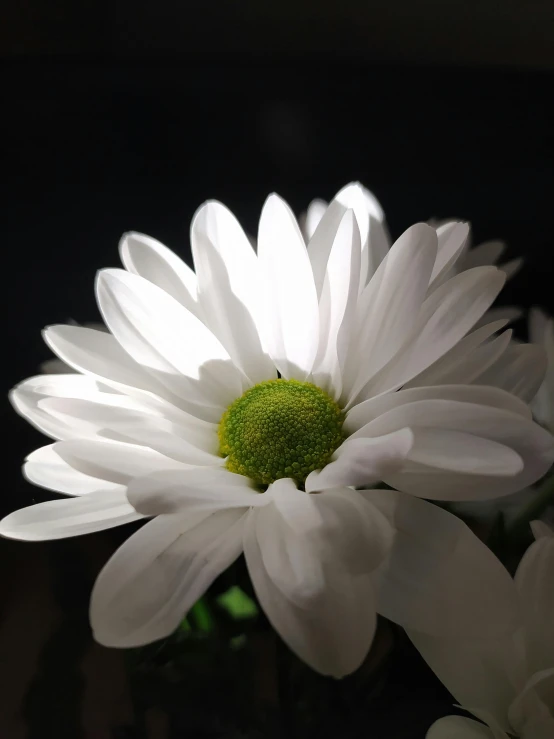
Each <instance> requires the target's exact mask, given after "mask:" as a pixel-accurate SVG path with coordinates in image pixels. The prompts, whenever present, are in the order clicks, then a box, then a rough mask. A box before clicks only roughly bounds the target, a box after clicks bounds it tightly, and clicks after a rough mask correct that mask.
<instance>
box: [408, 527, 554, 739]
mask: <svg viewBox="0 0 554 739" xmlns="http://www.w3.org/2000/svg"><path fill="white" fill-rule="evenodd" d="M532 527H533V532H534V534H535V537H536V541H535V542H534V543H533V544H532V545H531V546H530V547H529V549H528V550H527V552H526V553H525V555H524V557H523V559H522V560H521V562H520V564H519V567H518V570H517V572H516V575H515V580H514V585H513V589H514V592H516V593H517V596H518V599H519V608H520V610H519V621H518V628H517V629H516V630H514V632H513V634H511V635H508V636H506V635H496V636H495V637H493V638H490V637H489V638H481V637H479V638H472V635H470V634H468V633H466V632H464V630H463V629H461V630H458V631H457V633H455V634H454V633H451V634H450V635H449V637H448V638H446V639H444V638H443V637H438V638H437V637H436V636H429V635H428V634H418V633H417V632H415V631H409V632H408V633H409V634H410V636H411V638H412V640H413V641H414V643H415V645H416V646H417V648H418V649H419V650H420V652H421V654H422V655H423V657H424V658H425V659H426V660H427V662H428V663H429V665H430V666H431V668H432V669H433V670H434V671H435V672H436V674H437V675H438V677H439V678H440V679H441V680H442V682H443V683H444V684H445V685H446V687H447V688H448V689H449V690H450V692H451V693H452V694H453V695H454V697H455V698H456V700H458V701H459V702H460V703H461V704H462V706H463V707H464V708H466V710H468V711H470V712H471V713H473V714H474V715H475V716H477V717H478V718H479V719H481V721H482V722H484V723H478V722H477V721H475V720H473V719H470V718H464V717H461V716H448V717H447V718H444V719H440V720H439V721H437V722H436V723H435V724H433V726H432V727H431V729H430V730H429V732H428V733H427V739H509V737H521V739H551V738H552V737H553V736H554V700H553V698H554V628H553V624H554V598H553V589H552V583H553V582H554V532H553V531H552V530H551V529H550V528H549V527H548V526H547V525H546V524H544V523H542V522H540V521H535V522H533V524H532ZM491 587H492V588H493V589H494V587H495V584H494V582H491ZM468 597H471V595H470V594H469V592H468ZM491 617H492V618H494V614H492V613H491V612H490V611H487V608H486V606H485V607H484V608H483V611H482V614H481V623H482V624H490V623H491V621H490V619H491Z"/></svg>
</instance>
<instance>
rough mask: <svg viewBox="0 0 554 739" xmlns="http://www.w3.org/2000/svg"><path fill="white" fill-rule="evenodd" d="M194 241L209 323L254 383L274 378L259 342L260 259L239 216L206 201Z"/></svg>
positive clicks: (194, 224) (195, 226) (196, 219)
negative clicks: (236, 216) (238, 218)
mask: <svg viewBox="0 0 554 739" xmlns="http://www.w3.org/2000/svg"><path fill="white" fill-rule="evenodd" d="M191 245H192V254H193V257H194V265H195V268H196V274H197V276H198V299H199V302H200V306H201V308H202V313H203V316H204V318H205V321H206V324H207V325H208V326H209V327H210V328H211V330H212V331H213V333H214V334H215V336H217V338H218V339H219V341H221V343H222V345H223V346H224V347H225V348H226V349H227V351H228V352H229V355H230V357H231V359H232V360H233V362H234V363H235V364H236V365H237V366H238V367H240V368H241V369H242V370H243V372H244V373H245V374H246V375H247V376H248V378H249V379H250V381H251V383H252V384H256V383H258V382H262V381H263V380H270V379H274V378H275V377H276V376H277V375H276V372H275V367H274V365H273V362H272V361H271V359H270V358H269V356H268V355H267V354H266V353H265V352H264V351H263V349H262V345H261V341H260V330H261V329H262V328H263V327H262V316H261V315H260V310H261V306H262V299H263V298H262V293H261V289H260V288H261V286H260V277H259V265H258V259H257V257H256V254H255V252H254V249H253V248H252V247H251V245H250V243H249V241H248V239H247V237H246V235H245V233H244V231H243V230H242V228H241V226H240V224H239V223H238V221H237V219H236V218H235V217H234V215H233V214H232V213H231V212H230V211H229V210H228V209H227V208H226V207H225V206H224V205H222V204H221V203H217V202H208V203H205V204H204V205H203V206H202V207H201V208H200V209H199V210H198V212H197V213H196V215H195V216H194V219H193V222H192V226H191Z"/></svg>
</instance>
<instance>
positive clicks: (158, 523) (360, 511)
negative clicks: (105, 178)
mask: <svg viewBox="0 0 554 739" xmlns="http://www.w3.org/2000/svg"><path fill="white" fill-rule="evenodd" d="M365 198H366V195H365V194H364V191H363V190H361V188H359V187H358V186H355V185H353V186H350V187H349V188H347V189H346V190H345V191H344V192H343V193H342V195H341V196H340V197H337V198H336V199H335V200H334V201H333V202H332V203H331V204H330V205H329V207H328V208H327V209H326V210H325V212H324V214H323V216H322V218H321V220H320V222H319V224H318V226H317V228H316V229H315V231H314V233H313V236H312V237H311V239H310V240H309V242H308V243H307V244H306V243H305V241H304V239H303V237H302V234H301V232H300V228H299V226H298V224H297V221H296V219H295V217H294V215H293V214H292V212H291V210H290V208H289V207H288V206H287V205H286V203H284V202H283V201H282V200H281V199H280V198H279V197H278V196H276V195H272V196H270V197H269V198H268V200H267V201H266V204H265V206H264V208H263V211H262V214H261V219H260V226H259V235H258V247H257V252H256V251H255V250H254V249H253V248H252V246H251V244H250V242H249V240H248V239H247V237H246V235H245V234H244V232H243V230H242V228H241V227H240V225H239V223H238V221H237V220H236V219H235V217H234V216H233V215H232V214H231V213H230V212H229V211H228V210H227V209H226V208H225V207H224V206H223V205H221V204H220V203H214V202H208V203H206V204H205V205H204V206H202V207H201V208H200V210H199V211H198V213H197V214H196V216H195V218H194V220H193V223H192V227H191V245H192V252H193V257H194V265H195V272H193V271H192V270H191V269H190V268H189V267H188V266H187V265H186V264H185V263H184V262H182V261H181V260H180V259H179V258H178V257H177V256H176V255H175V254H174V253H173V252H171V251H169V249H167V248H166V247H164V246H163V245H162V244H160V243H159V242H157V241H155V240H154V239H151V238H149V237H146V236H143V235H140V234H136V233H131V234H127V235H125V236H124V238H123V239H122V242H121V247H120V251H121V257H122V261H123V264H124V266H125V268H126V269H125V270H118V269H108V270H103V271H102V272H100V273H99V275H98V279H97V283H96V294H97V299H98V304H99V307H100V310H101V313H102V316H103V318H104V321H105V323H106V326H107V328H108V329H109V332H102V331H96V330H93V329H90V328H84V327H79V326H52V327H49V328H48V329H47V330H46V331H45V339H46V342H47V343H48V344H49V346H50V347H51V348H52V349H53V350H54V352H55V353H56V354H57V355H58V357H59V358H60V359H62V360H63V361H65V362H66V363H67V364H68V365H70V366H71V367H72V368H73V369H74V370H76V371H77V372H78V373H79V374H62V375H44V376H40V377H35V378H31V379H30V380H27V381H25V382H23V383H22V384H21V385H19V386H18V387H17V388H15V390H14V391H13V392H12V402H13V404H14V406H15V407H16V409H17V410H18V411H19V412H20V413H21V414H22V415H23V416H25V417H26V418H27V419H28V420H30V421H31V422H32V423H33V424H35V425H36V426H37V427H38V428H40V429H41V430H42V431H43V432H44V433H46V434H47V435H49V436H51V437H53V438H54V439H55V442H54V443H53V444H51V445H50V446H46V447H43V448H42V449H39V450H37V451H36V452H33V453H32V454H31V455H30V456H29V458H28V459H27V462H26V464H25V468H24V471H25V474H26V476H27V478H28V479H30V480H31V481H32V482H34V483H35V484H38V485H41V486H43V487H46V488H49V489H52V490H55V491H57V492H61V493H64V494H67V495H71V496H75V497H73V498H72V499H69V500H57V501H51V502H48V503H44V504H41V505H38V506H33V507H31V508H26V509H23V510H20V511H16V512H15V513H13V514H11V515H10V516H8V517H7V518H5V519H4V520H3V522H2V523H1V525H0V533H2V534H3V535H4V536H9V537H12V538H19V539H28V540H36V539H46V538H60V537H64V536H72V535H75V534H81V533H86V532H88V531H94V530H99V529H103V528H108V527H110V526H116V525H118V524H121V523H126V522H128V521H133V520H138V519H141V518H143V517H152V518H153V520H151V521H149V522H148V523H146V525H145V526H144V527H143V528H142V529H141V530H140V531H139V532H137V533H136V534H134V535H133V536H132V537H131V538H130V539H129V540H128V541H127V542H126V543H125V544H124V545H123V547H121V549H120V550H119V551H118V552H117V553H116V554H115V555H114V557H113V558H112V559H111V560H110V562H108V564H107V565H106V567H105V568H104V570H103V571H102V573H101V574H100V576H99V578H98V580H97V583H96V585H95V588H94V591H93V595H92V602H91V622H92V626H93V629H94V632H95V636H96V638H97V639H98V640H99V641H101V642H102V643H104V644H108V645H112V646H133V645H138V644H144V643H147V642H149V641H153V640H155V639H159V638H161V637H164V636H166V635H167V634H169V633H170V632H171V631H172V630H173V629H175V628H176V626H177V625H178V623H179V621H180V620H181V619H182V617H183V615H184V613H185V612H186V611H187V610H188V609H189V608H190V606H191V605H192V604H193V603H194V601H195V600H196V599H197V598H198V597H199V596H200V595H201V594H202V593H203V592H204V590H205V589H206V588H207V587H208V586H209V585H210V584H211V582H212V581H213V580H214V578H215V577H216V576H217V575H218V574H219V573H220V572H222V570H224V569H225V568H226V567H227V566H228V565H229V564H230V563H231V562H233V561H234V560H235V559H236V558H237V557H238V556H239V554H240V553H241V552H244V554H245V558H246V562H247V566H248V570H249V573H250V577H251V579H252V582H253V585H254V588H255V590H256V594H257V596H258V598H259V600H260V603H261V605H262V607H263V608H264V610H265V611H266V613H267V615H268V617H269V619H270V620H271V622H272V623H273V625H274V626H275V628H276V629H277V630H278V631H279V632H280V633H281V635H282V636H283V638H284V639H285V641H287V643H288V644H289V646H290V647H291V648H292V649H293V650H294V651H296V652H297V653H298V654H299V655H300V656H301V657H302V658H303V659H305V660H306V661H307V662H308V663H309V664H311V665H312V666H313V667H314V668H315V669H317V670H319V671H321V672H324V673H326V674H332V675H343V674H346V673H348V672H351V671H352V670H354V669H355V668H356V667H357V666H358V665H359V664H360V663H361V661H362V660H363V658H364V656H365V654H366V653H367V650H368V648H369V645H370V644H371V640H372V638H373V634H374V630H375V623H376V611H377V609H379V610H380V611H381V612H383V613H387V614H389V615H390V616H391V617H392V618H396V619H403V620H405V619H407V622H408V623H410V622H413V621H415V622H417V623H418V624H420V625H421V624H422V623H423V624H424V623H425V622H426V619H427V618H428V619H430V620H432V622H433V623H434V624H435V625H436V628H439V629H440V628H441V627H440V618H437V613H438V614H440V613H441V610H440V609H437V607H436V604H434V605H433V613H431V610H432V609H431V607H430V605H429V607H426V605H425V603H426V600H425V598H422V597H421V594H420V593H419V592H418V590H417V586H412V588H411V589H410V590H409V592H407V593H406V594H405V595H404V598H403V599H402V598H400V596H399V594H398V585H397V586H396V587H395V586H393V585H391V580H390V578H392V582H394V581H395V580H397V581H402V577H403V576H402V572H403V568H406V569H410V567H413V563H414V561H416V560H415V559H414V556H413V554H414V551H415V549H417V547H418V546H421V547H425V546H426V543H425V540H426V539H427V538H428V537H427V532H426V525H427V524H428V523H429V521H431V520H434V517H435V512H434V511H433V510H432V509H433V506H432V505H430V504H426V503H424V502H423V501H418V503H417V504H415V505H416V509H415V512H414V513H413V520H414V521H416V520H417V521H418V522H419V526H420V529H421V532H422V533H421V535H420V534H418V531H417V530H416V531H414V530H413V529H410V531H409V534H406V535H405V538H403V537H404V534H402V533H399V532H400V531H401V530H402V527H403V526H404V527H405V522H403V517H402V510H405V509H406V506H408V507H409V508H410V510H412V509H413V506H414V503H413V502H412V501H411V500H410V498H411V496H416V497H421V498H430V499H439V500H444V499H448V500H464V499H473V498H483V499H486V498H491V497H495V496H497V495H503V494H507V493H509V492H511V491H513V490H517V489H519V488H521V487H523V486H525V485H526V484H529V483H530V482H532V481H534V480H536V479H537V478H539V477H541V476H542V475H543V474H544V472H545V470H546V469H547V468H548V466H549V465H550V464H551V462H552V459H553V458H554V445H553V442H552V438H551V436H550V435H549V434H548V433H547V432H546V431H544V430H543V429H541V428H540V427H539V426H537V425H536V424H534V423H533V422H532V420H531V418H530V412H529V410H528V407H527V405H526V404H525V402H523V400H522V399H520V398H524V399H526V395H527V394H528V393H529V392H530V388H531V387H532V386H533V384H534V383H535V384H536V382H538V383H539V384H540V381H541V379H542V378H541V377H540V376H539V377H538V379H537V371H533V372H531V373H530V375H525V377H524V378H522V376H521V372H520V371H514V372H513V373H512V374H511V375H510V376H509V377H505V378H504V380H503V383H502V382H498V385H499V387H493V386H492V385H494V384H495V381H494V377H495V375H494V370H493V366H494V364H495V362H496V361H497V360H498V358H499V357H500V356H501V355H502V354H503V352H504V350H505V349H506V346H507V342H506V338H505V337H504V338H503V336H504V335H500V336H499V337H496V338H494V339H491V337H493V336H494V335H495V333H496V332H497V331H498V330H499V328H500V327H501V326H502V325H503V323H502V322H501V321H500V322H499V321H496V322H495V323H492V324H487V325H485V326H484V327H481V328H478V329H475V330H472V329H473V327H474V326H475V325H476V324H477V322H479V321H480V320H481V318H482V316H483V313H484V312H485V311H486V310H487V309H488V308H489V306H490V305H491V303H492V302H493V301H494V299H495V297H496V295H497V294H498V292H499V290H500V289H501V287H502V285H503V283H504V279H505V275H504V274H503V273H502V272H501V271H499V270H498V269H496V268H495V267H492V266H486V267H476V268H474V269H470V270H467V271H465V272H462V273H460V274H455V275H453V276H451V277H449V278H448V279H446V280H445V281H442V282H441V284H439V285H438V286H437V284H436V282H435V278H436V277H437V276H439V275H443V272H444V270H445V269H446V268H447V266H449V265H451V262H452V259H453V257H452V255H453V254H454V255H455V254H457V253H459V251H460V249H461V245H463V243H464V240H465V238H466V236H467V228H466V227H465V226H464V225H463V224H456V225H455V226H454V227H453V228H451V229H450V231H449V238H448V239H446V240H443V241H442V242H441V240H440V238H439V235H438V233H437V231H436V230H435V229H434V228H432V227H430V226H429V225H426V224H417V225H415V226H413V227H412V228H410V229H408V230H407V231H406V232H405V233H404V234H403V235H402V236H401V237H400V238H399V239H398V240H397V241H396V242H395V243H394V244H393V245H392V247H391V248H390V250H388V252H387V253H386V255H383V258H382V260H381V261H380V263H379V266H378V267H377V268H376V269H375V270H373V267H372V265H373V263H374V260H373V252H374V239H373V236H372V234H373V231H372V229H373V226H374V222H375V218H374V217H373V215H372V214H371V213H369V212H368V211H366V210H364V207H365V206H363V203H364V202H365ZM508 341H509V336H508ZM487 373H491V374H490V377H491V378H493V379H491V380H489V381H488V382H487V383H485V384H486V385H487V386H483V385H482V384H475V383H482V379H483V377H484V376H485V375H486V374H487ZM538 374H540V368H539V370H538ZM511 390H514V391H517V394H518V395H520V398H518V397H516V395H514V394H512V393H511V392H508V391H511ZM380 481H384V482H386V483H387V484H388V485H389V486H391V487H393V488H396V489H397V490H399V491H402V492H401V493H398V494H397V493H395V492H394V491H373V493H372V494H369V493H362V492H358V491H356V490H355V489H354V488H355V487H364V488H369V487H371V486H374V485H376V484H377V483H379V482H380ZM419 503H421V507H419V508H418V507H417V506H418V504H419ZM445 515H446V516H447V521H446V524H444V522H443V523H441V525H446V526H447V527H448V526H454V524H449V523H448V514H445ZM450 518H453V517H450ZM399 521H400V523H398V522H399ZM425 522H427V524H426V523H425ZM399 527H400V528H399ZM453 531H455V534H456V536H460V539H461V541H463V542H465V544H464V546H463V547H462V546H460V548H459V549H456V550H455V551H454V552H451V545H450V543H445V545H444V546H445V554H444V557H445V558H446V559H449V560H451V559H452V558H454V559H456V558H457V557H458V556H461V552H462V551H466V549H467V548H468V547H469V549H470V550H471V551H473V550H475V551H476V552H480V554H479V555H478V557H479V558H480V561H481V560H483V558H484V560H486V558H487V556H488V555H487V554H486V553H484V552H483V549H485V548H484V547H480V544H479V542H478V541H477V540H474V539H472V538H471V537H469V538H468V535H467V534H465V533H464V534H463V535H462V532H461V531H460V530H459V529H457V528H455V529H453ZM393 540H394V541H395V542H397V541H398V542H404V543H403V544H401V545H400V544H399V545H398V546H397V545H396V544H395V545H394V547H393V548H392V549H391V546H392V542H393ZM406 541H410V542H411V544H409V545H408V544H406ZM399 547H400V548H399ZM476 556H477V555H476ZM424 559H425V558H423V559H421V560H420V563H421V569H422V572H421V578H420V580H421V587H431V586H430V585H429V583H430V582H435V580H434V579H433V578H434V574H433V568H429V566H428V563H427V564H425V565H424V564H423V560H424ZM410 560H411V561H410ZM481 565H482V567H483V568H485V569H486V564H483V562H481ZM435 574H436V577H437V578H438V580H437V581H436V582H439V581H440V577H439V574H438V572H437V573H435ZM412 579H413V578H412ZM497 596H498V597H497V598H496V602H498V603H499V604H500V603H505V600H503V599H502V597H501V596H499V595H498V594H497ZM400 602H402V608H401V609H399V608H398V604H399V603H400ZM394 604H396V605H394ZM444 609H445V610H446V611H448V612H449V613H450V612H451V610H452V608H451V604H449V603H445V604H444ZM505 611H506V612H508V611H509V608H508V607H506V609H505ZM500 618H501V620H502V619H503V618H504V616H501V617H500ZM448 622H449V623H451V622H452V618H451V617H449V619H448Z"/></svg>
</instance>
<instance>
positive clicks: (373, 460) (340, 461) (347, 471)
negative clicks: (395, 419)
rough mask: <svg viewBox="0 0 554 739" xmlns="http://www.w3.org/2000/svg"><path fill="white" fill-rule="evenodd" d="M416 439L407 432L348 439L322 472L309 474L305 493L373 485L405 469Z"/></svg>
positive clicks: (400, 431) (408, 430)
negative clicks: (400, 469) (404, 464)
mask: <svg viewBox="0 0 554 739" xmlns="http://www.w3.org/2000/svg"><path fill="white" fill-rule="evenodd" d="M413 443H414V437H413V434H412V432H411V431H410V429H408V428H404V429H401V430H399V431H395V432H393V433H391V434H387V435H385V436H381V437H379V438H359V439H347V440H346V441H345V442H344V443H343V444H342V445H341V446H340V447H339V448H338V449H337V451H336V452H335V453H334V454H333V457H332V458H331V459H332V461H331V462H330V463H329V464H328V465H326V466H325V467H324V468H323V469H322V470H314V471H313V472H310V474H309V475H308V477H307V478H306V490H307V491H308V492H314V491H316V490H328V489H329V488H334V487H341V486H351V485H352V486H361V485H366V486H369V485H372V484H374V483H376V482H379V481H380V480H382V479H383V478H384V477H385V476H386V475H388V474H392V472H393V471H394V470H396V469H398V468H399V467H401V466H402V464H403V463H404V461H405V460H406V458H407V457H408V455H409V453H410V450H411V448H412V445H413Z"/></svg>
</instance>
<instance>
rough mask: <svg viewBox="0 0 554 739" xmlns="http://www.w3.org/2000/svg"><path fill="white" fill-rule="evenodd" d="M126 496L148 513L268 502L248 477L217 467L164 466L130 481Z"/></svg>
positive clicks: (216, 508) (215, 508) (235, 506)
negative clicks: (181, 467) (173, 468)
mask: <svg viewBox="0 0 554 739" xmlns="http://www.w3.org/2000/svg"><path fill="white" fill-rule="evenodd" d="M127 496H128V498H129V501H130V502H131V503H132V505H133V506H134V507H135V508H136V510H137V511H140V512H141V513H144V515H147V516H156V515H160V514H165V513H177V512H182V513H186V512H188V511H192V513H196V512H197V511H205V510H210V511H213V510H219V509H225V508H238V507H247V506H256V505H265V504H266V502H267V500H266V499H265V498H264V496H263V495H260V494H259V493H257V492H256V491H255V490H253V489H252V483H251V482H250V480H249V479H248V478H247V477H244V476H243V475H236V474H234V473H233V472H229V471H228V470H224V469H220V468H218V467H195V468H192V469H188V470H184V471H182V470H163V471H159V472H156V473H153V474H151V475H146V476H144V477H138V478H137V479H135V480H132V481H131V483H130V484H129V488H128V491H127ZM147 511H148V512H147Z"/></svg>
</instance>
